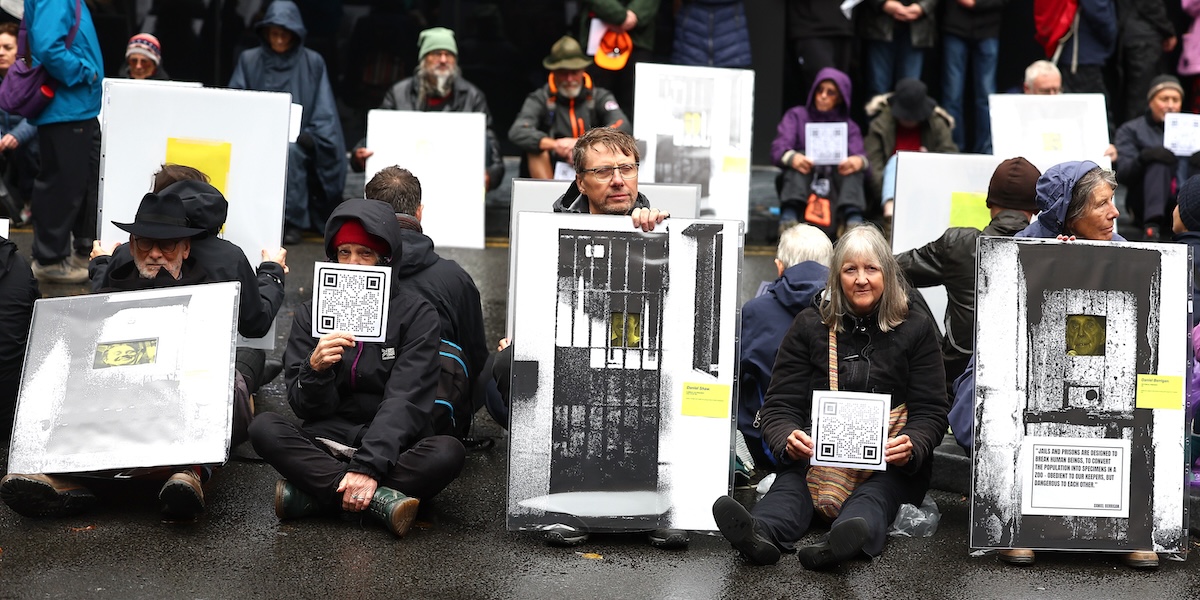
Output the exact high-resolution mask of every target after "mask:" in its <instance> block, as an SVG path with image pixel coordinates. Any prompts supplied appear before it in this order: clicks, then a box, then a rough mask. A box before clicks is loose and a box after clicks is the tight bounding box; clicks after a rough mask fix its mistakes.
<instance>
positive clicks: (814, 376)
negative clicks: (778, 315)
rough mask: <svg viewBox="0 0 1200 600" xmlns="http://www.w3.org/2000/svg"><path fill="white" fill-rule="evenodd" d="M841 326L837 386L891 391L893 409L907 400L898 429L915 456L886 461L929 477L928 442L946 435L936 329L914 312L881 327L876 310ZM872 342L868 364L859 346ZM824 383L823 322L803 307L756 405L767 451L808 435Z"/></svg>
mask: <svg viewBox="0 0 1200 600" xmlns="http://www.w3.org/2000/svg"><path fill="white" fill-rule="evenodd" d="M843 319H845V321H844V325H845V329H846V330H847V331H844V332H842V333H839V334H838V336H837V343H838V348H837V352H838V357H839V359H838V379H839V386H838V389H840V390H844V391H853V392H873V393H881V394H891V396H892V408H895V407H897V406H899V405H901V404H907V405H908V424H907V425H905V427H904V428H903V429H901V430H900V434H901V435H905V434H907V435H908V436H909V438H910V439H911V440H912V444H913V457H912V461H910V462H909V463H908V464H907V465H904V466H900V467H897V466H888V470H899V471H900V472H902V473H904V474H906V475H919V476H920V477H922V478H928V476H929V473H930V471H931V467H932V465H933V449H934V448H936V447H937V446H938V444H940V443H941V441H942V436H944V435H945V434H946V412H947V411H948V410H949V408H950V406H949V404H950V402H949V400H948V399H947V398H946V387H945V386H946V374H945V370H944V369H943V368H942V359H941V356H940V355H939V352H938V343H937V338H936V336H935V335H934V333H935V332H936V331H937V328H936V327H934V324H933V322H931V321H930V320H929V319H927V318H926V317H924V316H923V315H921V314H919V313H915V312H912V311H910V312H909V315H908V318H907V319H905V321H904V322H903V323H901V324H900V325H899V326H897V327H896V328H895V329H893V330H892V331H889V332H887V333H883V332H882V331H880V329H879V325H878V320H877V319H876V316H875V315H874V314H872V315H870V316H868V317H866V318H863V319H859V318H856V317H853V316H850V315H847V316H845V317H843ZM868 344H870V345H872V346H873V347H874V350H873V351H872V352H869V358H870V360H869V361H866V362H867V365H866V367H868V368H855V367H856V366H858V365H861V364H862V362H864V361H861V360H857V361H856V360H847V357H850V356H854V355H858V356H862V353H863V349H864V348H865V347H866V346H867V345H868ZM827 389H829V328H828V327H826V326H825V324H824V323H822V322H821V315H820V313H819V312H818V310H817V309H816V308H810V309H807V310H804V311H801V312H800V314H799V315H796V320H795V321H794V322H793V323H792V326H791V328H790V329H788V332H787V335H786V336H785V337H784V338H783V344H782V345H781V346H780V347H779V354H778V355H777V356H776V357H775V367H774V369H773V371H772V374H771V386H770V387H769V388H767V397H766V402H765V403H764V404H763V408H762V411H761V413H760V414H761V417H762V431H763V438H764V439H765V440H766V442H767V444H768V445H769V446H770V448H771V451H772V452H773V453H774V454H775V456H778V457H781V458H782V457H785V456H786V455H787V454H786V447H787V438H788V436H789V435H791V433H792V431H794V430H797V429H800V430H803V431H806V432H808V433H809V434H810V435H811V434H812V416H811V411H812V392H813V390H827Z"/></svg>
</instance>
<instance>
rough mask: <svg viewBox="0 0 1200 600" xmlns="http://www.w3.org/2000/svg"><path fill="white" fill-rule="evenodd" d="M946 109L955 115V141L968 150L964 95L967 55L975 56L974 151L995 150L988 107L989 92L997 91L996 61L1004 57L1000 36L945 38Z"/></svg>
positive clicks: (972, 57) (973, 64)
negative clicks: (974, 38) (1001, 56)
mask: <svg viewBox="0 0 1200 600" xmlns="http://www.w3.org/2000/svg"><path fill="white" fill-rule="evenodd" d="M942 43H943V44H944V46H943V54H942V57H943V60H942V108H944V109H946V111H947V112H949V113H950V115H951V116H952V117H954V123H955V125H954V133H953V136H954V144H955V145H956V146H958V148H959V150H962V151H964V152H966V151H968V147H967V127H966V120H965V119H964V118H963V95H964V91H965V90H966V75H967V54H968V52H969V53H970V56H971V59H972V61H971V74H972V75H974V81H973V85H972V89H973V91H974V94H975V140H974V142H975V143H974V145H973V146H971V149H970V151H971V152H976V153H979V154H991V153H992V121H991V115H990V113H989V110H988V95H990V94H995V93H996V63H997V61H998V60H999V56H1000V39H999V38H987V39H982V40H968V39H964V38H960V37H958V36H956V35H952V34H949V33H947V34H945V35H943V37H942Z"/></svg>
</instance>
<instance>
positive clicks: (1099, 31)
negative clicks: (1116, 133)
mask: <svg viewBox="0 0 1200 600" xmlns="http://www.w3.org/2000/svg"><path fill="white" fill-rule="evenodd" d="M1075 16H1076V23H1075V25H1073V26H1072V31H1074V33H1073V34H1068V37H1065V38H1064V39H1063V41H1061V42H1059V48H1060V50H1059V53H1058V58H1057V60H1056V62H1057V63H1058V68H1059V69H1060V70H1061V71H1062V77H1063V91H1065V92H1067V93H1070V94H1084V93H1096V94H1104V95H1105V96H1106V97H1107V95H1108V90H1107V89H1106V88H1105V87H1104V64H1105V63H1106V62H1108V57H1110V56H1112V53H1113V50H1114V49H1115V48H1116V46H1117V9H1116V4H1115V3H1114V0H1079V8H1078V9H1077V12H1076V14H1075ZM1109 106H1110V107H1111V106H1112V103H1111V102H1109ZM1109 110H1111V108H1110V109H1109ZM1110 121H1111V119H1110Z"/></svg>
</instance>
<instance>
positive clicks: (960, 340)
mask: <svg viewBox="0 0 1200 600" xmlns="http://www.w3.org/2000/svg"><path fill="white" fill-rule="evenodd" d="M1041 176H1042V174H1041V172H1040V171H1038V169H1037V167H1035V166H1033V164H1031V163H1030V162H1029V161H1028V160H1025V159H1024V158H1020V157H1018V158H1010V159H1008V160H1006V161H1004V162H1002V163H1000V165H999V166H997V167H996V171H995V172H994V173H992V180H991V182H990V183H989V184H988V193H987V207H988V210H989V211H990V213H991V216H992V220H991V221H990V222H989V223H988V225H987V227H985V228H984V229H983V231H980V230H978V229H975V228H974V227H951V228H950V229H947V230H946V232H945V233H943V234H942V236H941V237H939V238H938V239H936V240H934V241H932V242H929V243H928V244H925V245H924V246H921V247H920V248H914V249H912V250H909V251H907V252H902V253H900V254H897V255H896V262H898V263H899V264H900V268H901V269H902V270H903V271H904V274H905V275H907V276H908V279H909V281H911V282H912V284H913V285H914V286H916V287H919V288H920V287H932V286H935V285H942V286H945V287H946V297H947V300H948V302H947V305H946V318H945V323H946V336H945V337H944V338H943V339H942V363H943V364H944V365H945V367H946V389H947V393H948V395H949V397H950V398H953V397H954V380H955V379H956V378H958V376H959V375H960V374H962V372H963V371H964V370H965V369H966V368H967V363H968V362H969V361H970V360H971V356H972V355H973V354H974V353H975V253H976V248H977V245H976V242H977V241H978V240H979V237H980V236H985V235H987V236H1003V237H1012V236H1014V235H1016V234H1017V232H1019V231H1021V230H1022V229H1025V227H1027V226H1028V225H1029V220H1030V219H1032V218H1033V215H1034V213H1036V212H1037V204H1036V196H1037V190H1036V188H1037V181H1038V177H1041Z"/></svg>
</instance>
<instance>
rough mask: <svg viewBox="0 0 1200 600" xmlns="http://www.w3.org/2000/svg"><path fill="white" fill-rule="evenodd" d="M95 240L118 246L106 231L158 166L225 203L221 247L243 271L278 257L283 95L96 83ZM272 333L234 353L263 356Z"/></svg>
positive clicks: (284, 148)
mask: <svg viewBox="0 0 1200 600" xmlns="http://www.w3.org/2000/svg"><path fill="white" fill-rule="evenodd" d="M103 104H104V109H105V110H104V124H103V125H104V128H105V131H104V136H103V138H102V142H101V150H100V202H99V204H100V213H99V216H98V225H99V227H98V228H99V239H100V240H101V241H102V242H103V243H113V242H121V243H124V242H127V241H128V240H129V234H128V233H126V232H125V231H122V230H121V229H119V228H117V227H116V226H115V225H113V224H112V222H113V221H116V222H118V223H132V222H133V218H134V216H135V215H136V214H137V207H138V204H139V203H140V202H141V201H142V196H144V195H146V193H147V192H149V191H150V188H151V186H152V184H153V177H154V173H156V172H157V171H158V170H159V167H160V166H161V165H162V164H163V163H165V162H173V163H178V164H184V165H187V166H191V167H195V168H197V169H199V170H201V171H203V172H204V173H205V174H206V175H208V176H209V178H210V183H212V185H213V187H215V188H217V189H218V190H220V191H221V193H222V194H223V195H224V196H225V199H226V200H228V201H229V215H228V217H227V218H226V219H225V228H224V230H223V231H222V232H221V237H222V238H224V239H226V240H229V241H230V242H233V243H234V244H237V246H238V247H239V248H241V249H242V252H244V253H245V255H246V260H248V261H249V262H250V264H251V265H258V264H259V263H261V262H262V250H263V249H264V248H266V249H270V250H274V249H276V248H279V247H280V243H281V238H282V229H283V201H284V195H285V193H286V190H287V159H288V128H289V124H290V120H291V107H292V101H291V95H290V94H283V93H278V92H255V91H247V90H226V89H211V88H196V87H181V86H139V85H123V84H120V83H117V81H116V80H108V79H105V80H104V100H103ZM274 342H275V329H274V326H272V329H271V331H270V332H268V333H267V335H265V336H263V337H262V338H258V339H256V340H245V339H244V338H243V339H241V340H239V344H240V345H247V346H251V347H255V348H264V349H270V348H272V347H273V345H274Z"/></svg>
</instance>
